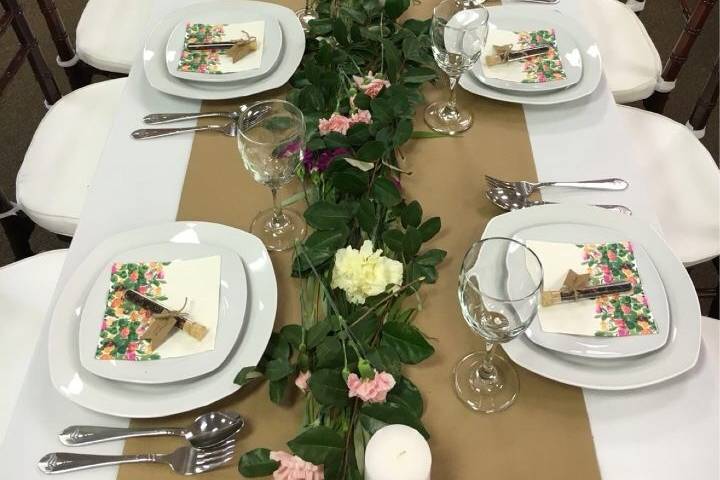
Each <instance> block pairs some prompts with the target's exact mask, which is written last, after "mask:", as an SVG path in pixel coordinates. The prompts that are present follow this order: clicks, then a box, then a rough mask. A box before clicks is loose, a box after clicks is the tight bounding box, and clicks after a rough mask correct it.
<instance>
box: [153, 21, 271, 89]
mask: <svg viewBox="0 0 720 480" xmlns="http://www.w3.org/2000/svg"><path fill="white" fill-rule="evenodd" d="M228 18H229V19H223V21H222V22H223V23H242V22H252V21H255V20H262V21H263V22H265V29H264V32H263V38H262V39H261V40H260V41H261V42H263V45H262V58H261V60H260V66H259V67H258V68H253V69H249V70H243V71H242V72H232V73H218V74H208V73H198V72H183V71H181V70H178V68H177V67H178V62H179V61H180V56H181V55H182V53H183V50H184V49H185V33H186V31H187V25H186V22H180V23H178V24H177V26H176V27H175V28H174V29H173V31H172V33H171V34H170V38H169V39H168V41H167V47H166V48H165V64H166V66H167V69H168V72H169V73H170V75H172V76H173V77H177V78H180V79H184V80H194V81H196V82H211V83H218V82H233V81H236V80H243V79H247V78H257V77H260V76H262V75H265V74H266V73H268V72H269V71H270V70H271V69H272V68H273V67H274V66H275V64H277V62H278V61H279V60H280V53H281V51H282V44H283V34H282V29H281V28H280V23H278V21H277V19H276V18H273V17H268V16H263V15H257V14H252V13H247V12H243V13H242V15H241V16H238V17H237V18H234V19H233V18H232V17H228ZM188 20H190V19H188ZM191 20H192V21H193V22H194V23H213V22H211V21H209V20H208V19H207V17H206V16H205V15H203V16H201V17H199V18H193V19H191Z"/></svg>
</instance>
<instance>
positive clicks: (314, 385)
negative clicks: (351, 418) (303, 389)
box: [308, 369, 348, 407]
mask: <svg viewBox="0 0 720 480" xmlns="http://www.w3.org/2000/svg"><path fill="white" fill-rule="evenodd" d="M308 385H309V386H310V391H311V392H312V394H313V396H314V397H315V399H316V400H317V401H318V402H319V403H320V404H321V405H326V406H335V407H344V406H345V405H346V404H347V403H348V388H347V385H346V384H345V380H343V377H342V372H341V371H340V370H339V369H332V370H331V369H321V370H315V371H314V372H312V375H311V376H310V380H309V382H308Z"/></svg>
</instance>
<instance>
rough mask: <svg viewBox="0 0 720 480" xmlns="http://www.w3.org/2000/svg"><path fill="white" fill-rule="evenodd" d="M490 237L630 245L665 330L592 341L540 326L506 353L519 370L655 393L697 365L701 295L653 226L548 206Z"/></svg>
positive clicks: (521, 215) (499, 225) (493, 229)
mask: <svg viewBox="0 0 720 480" xmlns="http://www.w3.org/2000/svg"><path fill="white" fill-rule="evenodd" d="M483 237H484V238H486V237H509V238H515V239H518V240H521V241H523V242H527V241H545V242H562V243H572V244H583V243H601V242H621V241H630V242H631V243H632V245H633V248H634V252H635V259H636V263H637V267H638V271H639V274H640V277H641V278H642V284H643V289H644V291H645V294H646V296H647V298H648V301H649V304H650V306H651V308H652V312H653V317H654V320H655V322H656V325H657V328H658V333H657V334H655V335H641V336H629V337H589V336H579V335H568V334H560V333H549V332H545V331H543V330H542V328H541V325H540V322H539V321H538V319H535V321H533V323H532V324H531V326H530V327H529V328H528V330H527V331H526V334H525V336H521V337H519V338H517V339H515V340H513V341H512V342H509V343H506V344H504V345H503V348H504V350H505V352H506V353H507V354H508V356H509V357H510V358H511V359H512V360H513V361H515V362H516V363H517V364H518V365H520V366H522V367H524V368H526V369H528V370H531V371H533V372H535V373H537V374H539V375H542V376H545V377H547V378H551V379H553V380H556V381H559V382H562V383H566V384H570V385H576V386H579V387H586V388H593V389H600V390H624V389H632V388H639V387H644V386H647V385H652V384H655V383H659V382H662V381H664V380H667V379H670V378H672V377H675V376H677V375H680V374H681V373H683V372H685V371H687V370H689V369H690V368H692V367H693V366H694V365H695V362H696V361H697V358H698V354H699V351H700V334H701V331H700V306H699V303H698V299H697V295H696V293H695V289H694V287H693V284H692V281H691V280H690V277H689V276H688V274H687V271H686V270H685V268H684V267H683V265H682V263H681V262H680V261H679V260H678V259H677V258H676V257H675V255H673V253H672V251H671V250H670V248H669V247H668V246H667V244H666V243H665V242H664V241H663V240H662V238H661V237H660V236H659V235H658V233H657V232H656V231H655V230H653V229H652V228H651V227H650V226H649V225H646V224H645V223H643V222H641V221H639V220H638V219H636V218H634V217H630V216H627V215H617V214H613V213H612V212H607V211H604V210H603V209H600V208H593V207H584V206H568V205H547V206H540V207H533V208H527V209H523V210H517V211H514V212H511V213H507V214H504V215H500V216H498V217H495V218H494V219H493V220H491V221H490V222H489V223H488V225H487V228H486V230H485V232H484V234H483ZM509 288H512V287H511V286H509ZM552 308H562V307H552Z"/></svg>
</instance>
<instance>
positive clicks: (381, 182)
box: [311, 177, 402, 208]
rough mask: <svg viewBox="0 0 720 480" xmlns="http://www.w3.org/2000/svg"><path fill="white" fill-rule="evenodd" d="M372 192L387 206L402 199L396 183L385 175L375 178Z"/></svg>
mask: <svg viewBox="0 0 720 480" xmlns="http://www.w3.org/2000/svg"><path fill="white" fill-rule="evenodd" d="M372 193H373V196H374V197H375V199H376V200H377V201H378V202H380V203H381V204H382V205H383V206H385V207H386V208H390V207H394V206H395V205H397V204H398V203H400V201H401V200H402V197H401V196H400V192H399V191H398V189H397V187H396V186H395V184H394V183H393V182H391V181H390V180H388V179H387V178H383V177H381V178H378V179H376V180H375V183H373V188H372ZM311 208H312V207H311Z"/></svg>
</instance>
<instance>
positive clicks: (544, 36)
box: [482, 29, 567, 83]
mask: <svg viewBox="0 0 720 480" xmlns="http://www.w3.org/2000/svg"><path fill="white" fill-rule="evenodd" d="M510 44H512V45H513V50H524V49H526V48H531V47H536V46H538V45H545V44H550V45H553V48H551V49H550V50H549V51H548V52H547V53H545V54H544V55H536V56H534V57H530V58H527V59H525V60H518V61H515V62H508V63H503V64H500V65H494V66H488V65H487V64H486V63H485V55H491V54H493V53H494V51H493V45H510ZM482 69H483V73H484V74H485V76H486V77H488V78H495V79H498V80H507V81H511V82H519V83H544V82H552V81H555V80H564V79H565V78H567V77H566V75H565V70H564V69H563V64H562V60H561V59H560V55H559V54H558V51H557V41H556V39H555V30H553V29H548V30H535V31H530V32H510V31H507V30H499V29H493V30H490V32H489V33H488V38H487V41H486V43H485V49H484V51H483V60H482Z"/></svg>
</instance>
